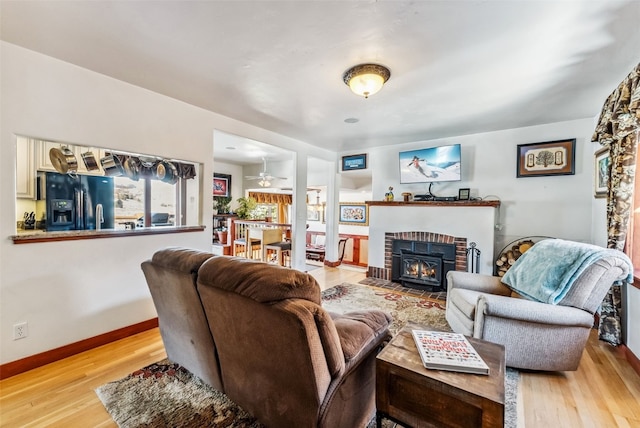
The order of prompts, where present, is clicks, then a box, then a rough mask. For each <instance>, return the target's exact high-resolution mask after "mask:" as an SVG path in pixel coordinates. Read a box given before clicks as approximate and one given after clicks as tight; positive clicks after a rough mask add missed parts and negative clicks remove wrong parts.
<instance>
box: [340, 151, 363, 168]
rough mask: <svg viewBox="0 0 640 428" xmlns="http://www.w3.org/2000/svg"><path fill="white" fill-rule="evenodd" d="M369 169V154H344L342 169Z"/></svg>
mask: <svg viewBox="0 0 640 428" xmlns="http://www.w3.org/2000/svg"><path fill="white" fill-rule="evenodd" d="M357 169H367V154H366V153H363V154H360V155H350V156H342V170H343V171H353V170H357Z"/></svg>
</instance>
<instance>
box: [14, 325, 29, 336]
mask: <svg viewBox="0 0 640 428" xmlns="http://www.w3.org/2000/svg"><path fill="white" fill-rule="evenodd" d="M27 336H29V324H27V323H26V322H20V323H17V324H14V325H13V340H18V339H24V338H25V337H27Z"/></svg>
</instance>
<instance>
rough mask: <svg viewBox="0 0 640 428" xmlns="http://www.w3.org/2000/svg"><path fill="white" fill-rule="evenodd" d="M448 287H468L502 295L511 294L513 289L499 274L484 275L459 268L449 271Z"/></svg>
mask: <svg viewBox="0 0 640 428" xmlns="http://www.w3.org/2000/svg"><path fill="white" fill-rule="evenodd" d="M447 287H448V289H449V290H451V289H452V288H454V287H455V288H466V289H468V290H473V291H478V292H481V293H491V294H497V295H500V296H509V295H511V289H510V288H509V287H507V286H506V285H504V284H503V283H502V282H500V278H499V277H497V276H490V275H482V274H479V273H470V272H464V271H458V270H455V271H454V270H451V271H449V272H448V273H447Z"/></svg>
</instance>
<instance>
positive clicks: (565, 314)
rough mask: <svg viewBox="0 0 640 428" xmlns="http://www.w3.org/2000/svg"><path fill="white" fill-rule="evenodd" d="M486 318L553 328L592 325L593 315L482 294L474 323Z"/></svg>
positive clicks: (570, 309) (578, 310)
mask: <svg viewBox="0 0 640 428" xmlns="http://www.w3.org/2000/svg"><path fill="white" fill-rule="evenodd" d="M487 316H491V317H499V318H506V319H510V320H516V321H524V322H531V323H537V324H549V325H554V326H584V327H590V326H591V325H593V315H591V314H590V313H589V312H587V311H584V310H582V309H578V308H574V307H571V306H560V305H551V304H548V303H540V302H534V301H532V300H525V299H518V298H512V297H506V296H495V295H491V294H483V295H481V296H480V297H478V306H477V311H476V322H477V321H481V323H480V324H484V320H479V319H478V318H479V317H483V318H484V317H487Z"/></svg>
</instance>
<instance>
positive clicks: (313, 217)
mask: <svg viewBox="0 0 640 428" xmlns="http://www.w3.org/2000/svg"><path fill="white" fill-rule="evenodd" d="M321 216H322V214H321V212H320V210H319V209H318V208H317V207H315V206H313V207H310V206H308V207H307V220H308V221H320V220H321Z"/></svg>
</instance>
